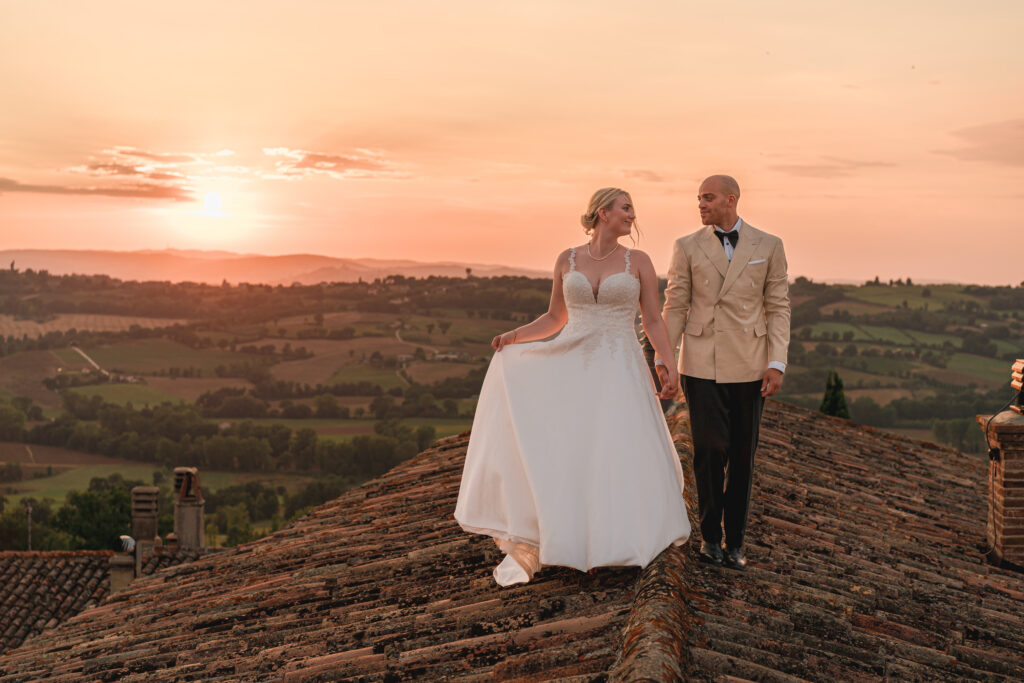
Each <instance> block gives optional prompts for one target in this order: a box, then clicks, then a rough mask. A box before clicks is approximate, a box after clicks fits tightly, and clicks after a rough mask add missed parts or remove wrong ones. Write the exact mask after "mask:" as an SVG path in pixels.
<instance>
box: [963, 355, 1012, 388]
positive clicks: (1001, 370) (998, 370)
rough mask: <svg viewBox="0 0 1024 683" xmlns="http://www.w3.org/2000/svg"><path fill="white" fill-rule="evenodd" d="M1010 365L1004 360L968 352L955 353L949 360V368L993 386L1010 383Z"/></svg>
mask: <svg viewBox="0 0 1024 683" xmlns="http://www.w3.org/2000/svg"><path fill="white" fill-rule="evenodd" d="M1010 365H1011V363H1010V362H1008V361H1005V360H997V359H995V358H983V357H981V356H974V355H971V354H969V353H956V354H953V357H952V358H951V359H950V361H949V369H950V370H952V371H954V372H962V373H964V374H967V375H969V376H971V377H976V378H980V379H981V380H982V381H985V382H988V383H990V384H991V385H992V386H993V387H995V386H999V385H1001V384H1009V383H1010Z"/></svg>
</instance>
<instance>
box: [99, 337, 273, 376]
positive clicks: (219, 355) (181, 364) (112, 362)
mask: <svg viewBox="0 0 1024 683" xmlns="http://www.w3.org/2000/svg"><path fill="white" fill-rule="evenodd" d="M83 350H84V351H85V352H86V354H88V356H89V357H90V358H92V359H93V360H94V361H96V362H97V363H99V364H100V366H101V367H102V368H103V369H104V370H108V371H111V372H113V371H120V372H127V373H138V374H148V373H153V372H158V371H160V370H167V369H169V368H172V367H177V368H188V367H196V368H201V369H202V371H203V374H204V375H207V376H212V375H213V371H214V368H216V367H217V366H218V365H230V364H232V363H242V362H244V361H246V360H255V358H254V357H253V356H250V355H248V354H244V353H231V352H230V351H219V350H217V351H215V350H203V351H198V350H196V349H190V348H189V347H187V346H183V345H181V344H177V343H175V342H172V341H167V340H164V339H143V340H140V341H137V342H134V343H130V344H116V345H114V346H100V347H96V348H90V349H83Z"/></svg>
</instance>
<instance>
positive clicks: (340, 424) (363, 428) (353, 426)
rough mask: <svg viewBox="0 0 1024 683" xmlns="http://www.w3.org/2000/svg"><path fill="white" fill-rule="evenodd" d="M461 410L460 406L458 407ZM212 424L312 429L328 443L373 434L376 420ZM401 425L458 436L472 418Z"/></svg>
mask: <svg viewBox="0 0 1024 683" xmlns="http://www.w3.org/2000/svg"><path fill="white" fill-rule="evenodd" d="M460 408H461V406H460ZM212 421H214V422H233V423H238V422H253V423H255V424H258V425H274V424H281V425H285V426H286V427H288V428H289V429H292V430H299V429H312V430H313V431H315V432H316V433H317V436H318V437H319V438H322V439H327V440H330V441H348V440H349V439H351V438H352V437H353V436H358V435H360V434H374V433H375V432H374V430H373V426H374V425H375V424H376V423H377V421H376V420H372V419H363V420H315V419H313V420H283V419H278V418H264V419H259V420H219V419H214V420H212ZM401 423H402V424H406V425H409V426H410V427H413V428H416V427H420V426H422V425H430V426H431V427H433V428H434V429H435V430H436V432H437V438H439V439H440V438H441V437H444V436H451V435H453V434H459V433H461V432H464V431H466V430H467V429H469V428H470V427H471V426H472V424H473V420H472V418H442V417H437V418H435V417H411V418H406V419H402V420H401Z"/></svg>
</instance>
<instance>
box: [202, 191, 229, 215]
mask: <svg viewBox="0 0 1024 683" xmlns="http://www.w3.org/2000/svg"><path fill="white" fill-rule="evenodd" d="M221 204H222V202H221V198H220V195H219V194H217V193H216V192H207V193H206V194H205V195H204V196H203V210H202V214H203V215H204V216H210V217H211V218H220V217H221V216H223V215H224V212H223V211H221V210H220V209H221Z"/></svg>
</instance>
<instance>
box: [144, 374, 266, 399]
mask: <svg viewBox="0 0 1024 683" xmlns="http://www.w3.org/2000/svg"><path fill="white" fill-rule="evenodd" d="M146 386H148V387H149V388H150V389H152V390H153V391H156V392H159V393H161V394H166V395H168V396H172V397H173V398H174V399H176V400H183V401H188V402H192V401H195V400H196V399H197V398H199V397H200V396H202V395H203V394H205V393H206V392H208V391H217V390H218V389H223V388H224V387H237V388H240V389H251V388H252V383H251V382H249V381H247V380H244V379H242V378H240V377H223V378H222V377H147V378H146Z"/></svg>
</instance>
